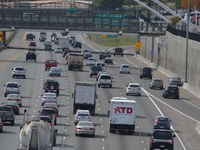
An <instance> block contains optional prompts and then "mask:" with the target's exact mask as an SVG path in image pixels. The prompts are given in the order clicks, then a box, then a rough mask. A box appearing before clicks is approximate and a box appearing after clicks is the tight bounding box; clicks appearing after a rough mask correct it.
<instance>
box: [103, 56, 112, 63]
mask: <svg viewBox="0 0 200 150" xmlns="http://www.w3.org/2000/svg"><path fill="white" fill-rule="evenodd" d="M103 62H104V63H105V64H107V65H113V60H112V58H111V57H106V58H105V59H104V60H103Z"/></svg>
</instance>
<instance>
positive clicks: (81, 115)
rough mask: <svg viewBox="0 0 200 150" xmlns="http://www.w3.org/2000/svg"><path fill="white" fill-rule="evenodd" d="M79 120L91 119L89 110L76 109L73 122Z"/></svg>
mask: <svg viewBox="0 0 200 150" xmlns="http://www.w3.org/2000/svg"><path fill="white" fill-rule="evenodd" d="M79 121H91V115H90V112H89V110H77V112H76V115H75V119H74V124H75V125H76V124H77V123H78V122H79Z"/></svg>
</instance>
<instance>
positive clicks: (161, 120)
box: [153, 116, 171, 130]
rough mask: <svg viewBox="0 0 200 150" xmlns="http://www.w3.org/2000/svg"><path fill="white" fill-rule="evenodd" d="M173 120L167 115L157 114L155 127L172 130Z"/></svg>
mask: <svg viewBox="0 0 200 150" xmlns="http://www.w3.org/2000/svg"><path fill="white" fill-rule="evenodd" d="M170 122H171V120H170V119H169V118H168V117H167V116H156V118H155V120H154V122H153V129H166V130H170Z"/></svg>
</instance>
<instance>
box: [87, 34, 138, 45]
mask: <svg viewBox="0 0 200 150" xmlns="http://www.w3.org/2000/svg"><path fill="white" fill-rule="evenodd" d="M110 35H114V34H110ZM88 37H89V39H90V40H91V41H93V42H95V43H98V44H100V45H103V46H107V47H115V46H125V45H134V43H135V42H137V36H136V35H134V36H130V35H122V36H119V35H117V36H116V37H107V35H106V34H88Z"/></svg>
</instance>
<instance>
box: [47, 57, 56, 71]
mask: <svg viewBox="0 0 200 150" xmlns="http://www.w3.org/2000/svg"><path fill="white" fill-rule="evenodd" d="M57 66H58V62H57V61H56V60H54V59H51V60H46V62H45V71H47V70H49V69H50V68H51V67H57Z"/></svg>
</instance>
